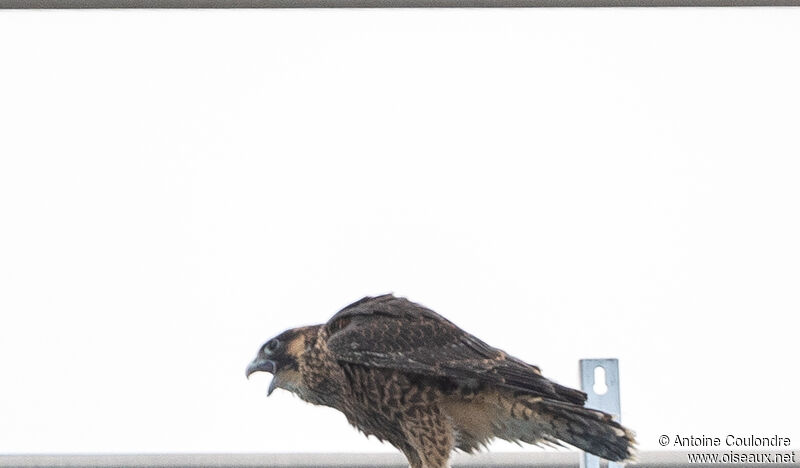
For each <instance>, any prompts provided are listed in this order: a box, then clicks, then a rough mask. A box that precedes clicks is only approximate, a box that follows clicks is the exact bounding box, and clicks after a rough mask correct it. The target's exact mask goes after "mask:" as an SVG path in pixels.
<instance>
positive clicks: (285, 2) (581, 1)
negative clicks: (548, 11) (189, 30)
mask: <svg viewBox="0 0 800 468" xmlns="http://www.w3.org/2000/svg"><path fill="white" fill-rule="evenodd" d="M747 6H800V0H0V9H3V8H6V9H8V8H12V9H76V8H77V9H93V8H430V7H433V8H453V7H458V8H488V7H548V8H552V7H747Z"/></svg>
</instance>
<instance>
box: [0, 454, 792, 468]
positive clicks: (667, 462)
mask: <svg viewBox="0 0 800 468" xmlns="http://www.w3.org/2000/svg"><path fill="white" fill-rule="evenodd" d="M698 451H700V452H702V451H703V450H698ZM718 453H721V454H722V453H728V452H718ZM795 459H796V460H800V453H797V452H795ZM578 464H579V453H578V452H531V453H480V454H476V455H465V454H456V455H455V456H454V460H453V467H454V468H490V467H494V468H503V467H508V468H523V467H537V468H543V467H551V468H577V467H578ZM407 466H408V465H407V464H406V462H405V459H404V458H403V457H402V456H401V455H400V454H391V453H378V454H347V453H336V454H316V453H315V454H311V453H309V454H149V455H133V454H131V455H99V454H98V455H0V468H12V467H13V468H34V467H35V468H367V467H376V468H406V467H407ZM603 466H605V463H603ZM626 466H627V467H629V468H678V467H687V468H688V467H691V468H712V467H713V468H719V467H720V465H719V464H716V465H711V464H702V463H694V464H689V463H688V460H687V454H686V452H674V451H663V452H660V451H659V452H642V453H640V454H639V456H638V461H636V462H635V463H629V464H627V465H626ZM723 466H724V465H723ZM727 466H735V465H731V464H727ZM746 466H747V468H790V467H792V468H797V467H798V464H797V463H769V464H766V463H748V464H747V465H746Z"/></svg>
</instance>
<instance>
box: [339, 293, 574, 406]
mask: <svg viewBox="0 0 800 468" xmlns="http://www.w3.org/2000/svg"><path fill="white" fill-rule="evenodd" d="M325 326H326V328H327V331H328V334H329V338H328V341H327V345H328V349H330V351H331V352H332V353H333V355H334V357H335V358H336V359H337V360H339V361H343V362H348V363H354V364H361V365H365V366H372V367H380V368H388V369H397V370H401V371H404V372H409V373H416V374H421V375H426V376H431V377H439V378H446V379H450V380H452V381H453V382H454V383H456V384H470V383H475V384H477V383H479V382H484V383H488V384H492V385H498V386H500V387H505V388H509V389H512V390H514V391H519V392H524V393H526V394H530V395H534V396H541V397H545V398H549V399H553V400H558V401H567V402H570V403H575V404H581V405H582V404H583V403H584V402H585V401H586V394H585V393H583V392H580V391H578V390H573V389H571V388H567V387H563V386H561V385H558V384H556V383H554V382H551V381H550V380H548V379H546V378H545V377H542V376H541V374H540V372H539V369H538V368H537V367H536V366H532V365H530V364H526V363H525V362H523V361H520V360H519V359H516V358H514V357H512V356H508V355H507V354H506V353H504V352H503V351H500V350H499V349H496V348H493V347H491V346H489V345H488V344H486V343H484V342H483V341H481V340H479V339H478V338H476V337H474V336H472V335H471V334H469V333H467V332H465V331H463V330H461V329H460V328H458V327H457V326H456V325H454V324H453V323H452V322H450V321H448V320H447V319H445V318H444V317H442V316H440V315H439V314H437V313H435V312H433V311H432V310H430V309H427V308H425V307H423V306H421V305H419V304H415V303H413V302H411V301H409V300H407V299H405V298H398V297H395V296H393V295H390V294H387V295H383V296H378V297H365V298H364V299H361V300H360V301H358V302H355V303H353V304H351V305H349V306H347V307H345V308H344V309H342V310H341V311H339V312H338V313H337V314H336V315H334V316H333V317H332V318H331V319H330V320H329V321H328V323H327V324H326V325H325Z"/></svg>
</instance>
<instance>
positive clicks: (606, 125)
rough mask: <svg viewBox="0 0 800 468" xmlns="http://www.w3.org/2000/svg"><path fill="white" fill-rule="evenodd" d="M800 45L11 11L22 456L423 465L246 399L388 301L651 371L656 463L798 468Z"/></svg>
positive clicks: (684, 20) (688, 20)
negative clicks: (344, 458)
mask: <svg viewBox="0 0 800 468" xmlns="http://www.w3.org/2000/svg"><path fill="white" fill-rule="evenodd" d="M798 21H800V10H796V9H753V8H750V9H726V10H717V9H703V10H686V9H683V10H678V9H649V10H608V9H603V10H581V9H571V10H495V11H485V10H470V11H463V10H431V11H421V10H382V11H381V10H372V11H368V10H349V11H341V10H335V11H320V10H317V11H247V10H245V11H90V12H2V13H0V67H2V69H1V70H0V132H2V134H1V135H0V154H1V155H2V157H1V158H0V223H2V226H1V227H2V229H0V288H2V289H0V314H2V315H1V316H0V317H2V318H0V379H1V380H0V420H1V422H0V452H6V453H8V452H177V451H201V452H214V451H222V452H240V451H248V452H255V451H265V452H291V451H373V450H391V447H389V446H386V445H381V444H379V443H378V442H376V441H375V440H374V439H371V440H368V439H366V438H364V437H363V436H361V435H360V434H358V433H357V432H356V431H355V430H354V429H352V428H350V427H349V426H348V425H347V423H346V421H345V419H344V417H343V416H341V415H340V414H338V413H336V412H335V411H333V410H329V409H325V408H317V407H312V406H310V405H307V404H305V403H303V402H302V401H300V400H299V399H296V398H292V397H291V396H289V395H288V394H286V393H283V392H276V394H274V395H273V397H272V398H269V399H268V398H266V397H265V396H264V393H265V390H266V387H267V385H268V381H269V377H268V376H267V375H259V376H257V377H254V378H253V379H252V380H251V381H250V382H248V381H246V380H245V378H244V368H245V366H246V364H247V363H248V362H249V360H250V359H251V358H252V356H253V355H254V354H255V352H256V350H257V349H258V347H259V346H260V345H261V344H262V343H263V342H264V341H265V340H266V339H268V338H270V337H271V336H273V335H275V334H277V333H279V332H281V331H283V330H284V329H285V328H288V327H292V326H296V325H301V324H309V323H318V322H322V321H325V320H326V319H327V318H328V317H329V316H330V315H332V314H333V313H334V312H336V311H337V310H338V309H339V308H340V307H342V306H344V305H346V304H348V303H349V302H351V301H353V300H356V299H358V298H360V297H362V296H363V295H367V294H379V293H383V292H388V291H394V292H395V293H397V294H400V295H405V296H407V297H409V298H411V299H412V300H415V301H418V302H421V303H423V304H425V305H427V306H429V307H432V308H434V309H435V310H437V311H438V312H440V313H442V314H443V315H445V316H447V317H448V318H450V319H451V320H453V321H454V322H456V323H457V324H459V325H461V326H462V327H463V328H465V329H466V330H468V331H471V332H473V333H475V334H477V335H478V336H480V337H481V338H483V339H484V340H486V341H488V342H489V343H490V344H493V345H495V346H498V347H500V348H503V349H505V350H507V351H508V352H510V353H512V354H514V355H516V356H518V357H520V358H522V359H524V360H527V361H529V362H532V363H535V364H538V365H540V366H541V367H542V369H543V371H544V373H545V375H547V376H549V377H551V378H553V379H556V380H557V381H559V382H561V383H564V384H568V385H572V386H577V385H578V376H577V366H578V364H577V361H578V359H580V358H586V357H617V358H619V359H620V363H621V373H622V376H621V379H622V406H623V419H624V421H625V422H626V424H627V425H629V426H630V427H631V428H633V429H634V430H636V431H637V432H638V434H639V440H640V447H641V448H643V449H655V448H659V447H658V445H657V439H658V436H659V435H661V434H662V433H663V434H669V435H671V436H672V435H674V434H682V435H698V436H699V435H708V436H721V437H724V436H725V435H726V434H728V433H732V434H741V435H748V434H756V435H774V434H777V435H780V436H784V437H792V438H793V445H794V446H795V447H797V446H798V441H800V432H798V430H797V428H798V427H799V426H798V423H797V421H798V416H800V414H798V413H800V410H798V405H797V389H798V387H799V386H800V378H799V377H798V371H797V357H798V345H797V330H798V328H797V325H796V319H795V316H796V314H797V313H798V308H799V306H800V297H799V296H798V284H800V267H799V266H798V265H800V247H798V245H800V243H799V242H798V239H800V218H799V217H798V201H799V200H800V185H798V176H800V159H798V156H800V151H799V150H800V141H798V126H799V124H800V121H799V120H800V119H798V109H800V87H798V85H797V83H800V60H798V56H797V51H798V44H800V28H798V27H797V26H798ZM492 449H493V450H498V451H499V450H507V449H510V447H509V446H507V445H503V444H496V445H494V446H493V447H492ZM526 449H527V450H540V449H537V448H531V447H528V448H526Z"/></svg>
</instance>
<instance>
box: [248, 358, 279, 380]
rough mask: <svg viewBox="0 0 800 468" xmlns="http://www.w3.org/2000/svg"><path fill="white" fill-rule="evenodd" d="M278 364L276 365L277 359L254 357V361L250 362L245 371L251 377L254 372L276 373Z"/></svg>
mask: <svg viewBox="0 0 800 468" xmlns="http://www.w3.org/2000/svg"><path fill="white" fill-rule="evenodd" d="M276 369H277V366H276V365H275V361H270V360H269V359H258V358H255V359H253V362H251V363H250V364H248V366H247V370H246V371H245V373H244V375H245V376H247V378H248V379H249V378H250V375H251V374H253V373H254V372H269V373H270V374H275V370H276Z"/></svg>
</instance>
